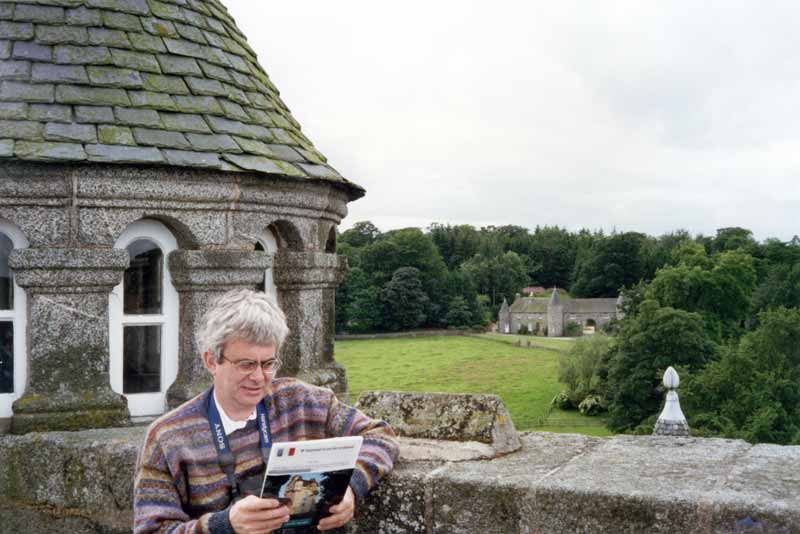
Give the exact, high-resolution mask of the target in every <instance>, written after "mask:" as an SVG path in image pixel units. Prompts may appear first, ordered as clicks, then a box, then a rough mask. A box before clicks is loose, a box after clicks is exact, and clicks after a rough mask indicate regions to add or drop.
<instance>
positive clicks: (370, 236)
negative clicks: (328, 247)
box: [339, 221, 381, 248]
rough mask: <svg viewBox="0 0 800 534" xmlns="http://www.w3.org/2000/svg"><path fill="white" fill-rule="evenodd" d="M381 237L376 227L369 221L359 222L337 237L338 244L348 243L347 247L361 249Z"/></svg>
mask: <svg viewBox="0 0 800 534" xmlns="http://www.w3.org/2000/svg"><path fill="white" fill-rule="evenodd" d="M380 235H381V232H380V230H378V227H377V226H375V225H374V224H372V223H371V222H369V221H359V222H357V223H355V224H354V225H353V227H352V228H350V229H349V230H345V231H344V232H342V234H341V235H340V236H339V243H342V242H344V243H348V244H349V245H351V246H353V247H356V248H361V247H365V246H367V245H371V244H372V243H374V242H375V241H376V240H377V239H378V238H379V237H380Z"/></svg>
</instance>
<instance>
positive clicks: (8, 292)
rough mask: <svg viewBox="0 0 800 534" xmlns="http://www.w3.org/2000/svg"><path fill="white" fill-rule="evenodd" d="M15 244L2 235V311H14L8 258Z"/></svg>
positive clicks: (0, 245)
mask: <svg viewBox="0 0 800 534" xmlns="http://www.w3.org/2000/svg"><path fill="white" fill-rule="evenodd" d="M13 248H14V244H13V243H12V242H11V240H10V239H9V238H8V237H6V236H5V235H4V234H0V310H13V309H14V284H13V283H12V281H11V270H10V269H9V268H8V256H9V255H10V254H11V251H12V250H13Z"/></svg>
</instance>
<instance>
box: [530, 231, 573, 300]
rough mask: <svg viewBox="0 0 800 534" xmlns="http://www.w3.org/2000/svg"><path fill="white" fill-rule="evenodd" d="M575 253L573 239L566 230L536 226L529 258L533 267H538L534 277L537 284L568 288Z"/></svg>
mask: <svg viewBox="0 0 800 534" xmlns="http://www.w3.org/2000/svg"><path fill="white" fill-rule="evenodd" d="M576 252H577V248H576V241H575V238H574V237H573V235H572V234H570V233H569V232H568V231H567V230H566V229H563V228H559V227H557V226H544V227H539V226H537V227H536V230H535V231H534V233H533V239H532V243H531V247H530V258H531V260H532V262H533V263H534V265H538V272H536V273H535V276H536V279H537V281H538V282H539V284H541V285H543V286H545V287H562V288H567V287H569V283H570V275H571V274H572V269H573V266H574V264H575V254H576ZM530 274H534V273H530Z"/></svg>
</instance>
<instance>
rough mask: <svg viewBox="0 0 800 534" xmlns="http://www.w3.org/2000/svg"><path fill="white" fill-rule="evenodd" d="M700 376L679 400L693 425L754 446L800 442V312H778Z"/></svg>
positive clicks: (688, 383) (689, 381)
mask: <svg viewBox="0 0 800 534" xmlns="http://www.w3.org/2000/svg"><path fill="white" fill-rule="evenodd" d="M759 323H760V326H759V327H758V328H757V329H756V330H754V331H752V332H749V333H747V334H745V336H744V337H742V340H741V343H740V344H739V346H735V347H730V348H728V349H727V350H726V351H725V352H724V353H723V355H722V357H721V358H720V360H719V361H717V362H712V363H711V364H709V365H708V367H706V368H705V369H703V370H702V371H701V372H699V373H698V374H697V375H696V376H691V375H690V376H687V377H686V380H684V386H683V388H682V389H683V393H682V395H681V402H682V403H683V405H684V406H685V408H686V413H687V414H688V419H689V422H690V425H691V426H692V427H693V428H695V429H697V430H700V431H703V432H706V433H708V434H716V435H722V436H725V437H730V438H740V439H745V440H747V441H750V442H752V443H758V442H769V443H781V444H789V443H792V444H800V310H798V309H792V310H789V309H786V308H777V309H774V310H770V311H767V312H764V313H762V314H761V315H760V316H759Z"/></svg>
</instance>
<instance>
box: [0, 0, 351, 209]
mask: <svg viewBox="0 0 800 534" xmlns="http://www.w3.org/2000/svg"><path fill="white" fill-rule="evenodd" d="M265 9H267V8H266V7H265ZM0 158H15V159H19V160H33V161H51V162H83V161H88V162H102V163H133V164H156V165H174V166H180V167H201V168H209V169H219V170H223V171H243V170H246V171H255V172H257V173H265V174H270V175H283V176H289V177H294V178H300V179H303V178H306V179H320V180H327V181H333V182H338V183H341V184H343V185H345V186H347V187H348V189H349V190H350V192H351V195H352V196H353V197H359V196H361V195H363V189H361V188H360V187H359V186H357V185H355V184H353V183H352V182H349V181H348V180H346V179H345V178H343V177H342V176H341V175H340V174H339V173H338V172H336V170H334V169H333V168H332V167H331V166H330V165H328V164H327V162H326V159H325V157H324V156H323V155H322V154H320V153H319V152H318V151H317V150H316V149H315V148H314V146H313V145H312V143H311V142H310V141H309V140H308V139H307V138H306V137H305V136H304V135H303V133H302V132H301V131H300V125H299V124H298V123H297V121H296V120H295V119H294V118H293V117H292V115H291V113H290V112H289V109H288V108H287V107H286V105H285V104H284V103H283V101H282V100H281V98H280V96H279V93H278V90H277V89H276V88H275V86H274V85H273V84H272V82H271V81H270V79H269V77H268V76H267V74H266V72H264V69H262V68H261V66H260V65H259V64H258V61H257V58H256V54H255V53H254V52H253V50H252V48H250V46H249V45H248V44H247V40H246V39H245V37H244V35H242V33H241V32H240V31H239V29H238V28H237V27H236V23H235V22H234V20H233V19H232V18H231V17H230V15H228V12H227V10H226V8H225V7H224V6H223V5H222V3H221V2H220V1H219V0H163V1H156V0H20V1H7V0H3V1H0ZM0 161H2V160H0Z"/></svg>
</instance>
